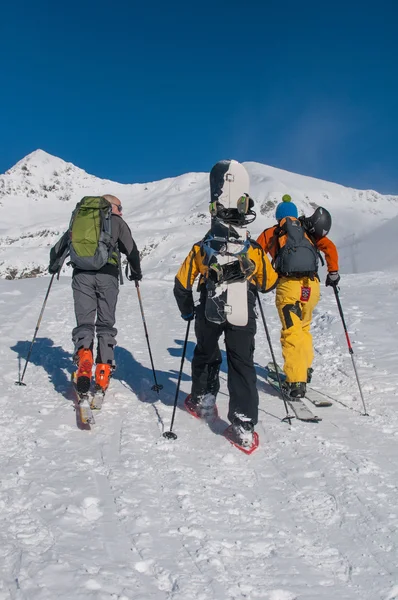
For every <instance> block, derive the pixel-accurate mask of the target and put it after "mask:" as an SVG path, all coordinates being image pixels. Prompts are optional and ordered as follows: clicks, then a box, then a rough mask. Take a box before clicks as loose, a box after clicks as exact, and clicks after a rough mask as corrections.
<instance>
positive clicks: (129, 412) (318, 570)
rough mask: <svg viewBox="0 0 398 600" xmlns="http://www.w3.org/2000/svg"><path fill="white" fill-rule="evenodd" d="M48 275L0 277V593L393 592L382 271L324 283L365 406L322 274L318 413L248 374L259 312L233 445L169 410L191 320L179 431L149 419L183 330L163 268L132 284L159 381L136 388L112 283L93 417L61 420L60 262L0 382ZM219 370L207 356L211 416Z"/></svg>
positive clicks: (329, 595) (390, 342) (389, 296)
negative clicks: (250, 409)
mask: <svg viewBox="0 0 398 600" xmlns="http://www.w3.org/2000/svg"><path fill="white" fill-rule="evenodd" d="M48 282H49V279H48V278H37V279H29V280H19V281H2V282H0V300H1V299H4V300H5V303H4V304H0V313H1V316H2V321H3V335H2V340H1V346H0V352H1V356H2V364H3V370H2V373H3V374H2V390H3V394H2V396H1V399H0V406H1V414H2V415H3V419H2V422H1V425H0V427H1V436H0V452H1V455H2V471H3V473H2V482H3V483H2V488H1V494H0V507H1V512H0V519H1V544H0V558H1V560H0V581H1V583H0V598H2V599H3V598H4V599H6V598H7V599H8V598H10V599H18V600H19V599H20V598H24V599H29V600H31V599H32V600H33V599H36V598H37V599H40V600H46V599H47V598H48V599H50V598H51V599H53V598H54V597H57V598H59V599H60V600H63V599H70V598H76V599H80V598H98V599H113V598H118V599H121V598H127V599H129V600H131V599H134V600H136V599H138V600H144V599H152V598H153V599H156V600H157V599H159V600H160V599H166V598H167V599H168V598H173V599H179V598H181V599H184V600H191V599H192V600H193V599H195V600H197V599H203V600H205V599H206V600H207V599H209V598H211V599H213V598H214V599H216V600H220V599H224V598H225V599H228V600H229V599H231V600H232V599H233V600H235V599H243V598H253V599H255V598H263V599H266V600H289V599H290V600H293V599H297V600H299V599H305V600H312V599H314V600H315V599H316V600H334V599H335V598H336V596H338V597H339V598H341V599H342V600H353V599H361V600H377V599H380V600H386V599H387V598H389V599H390V600H393V599H395V598H398V594H397V589H398V567H397V551H398V534H397V524H398V511H397V503H396V497H397V488H398V466H397V461H396V444H397V435H398V433H397V432H398V427H397V425H398V423H397V420H398V419H397V414H396V402H397V392H398V386H397V383H396V381H395V378H394V377H393V375H394V373H396V364H397V349H396V342H395V340H396V333H397V331H396V330H397V320H396V306H395V301H394V294H393V291H394V290H395V289H396V287H397V285H398V279H396V278H395V279H394V278H392V277H391V275H387V274H386V275H384V274H377V275H375V276H374V277H373V279H372V280H371V281H369V278H368V276H367V275H357V276H346V277H344V278H343V281H342V284H341V300H342V304H343V308H344V309H345V312H346V318H347V323H348V326H349V330H350V334H351V338H352V342H353V346H354V351H355V357H356V360H357V365H358V370H359V375H360V378H361V381H362V385H363V388H364V394H365V400H366V402H367V405H368V411H369V413H370V417H364V416H362V415H361V403H360V398H359V394H358V389H357V387H356V382H355V379H354V374H353V370H352V365H351V360H350V357H349V355H348V352H347V347H346V343H345V338H344V334H343V329H342V327H341V322H340V320H339V316H338V313H337V308H336V305H335V301H334V296H333V293H332V292H331V291H330V289H323V295H322V299H321V301H320V304H319V305H318V308H317V310H316V313H315V317H314V326H313V332H314V342H315V348H316V359H315V365H314V366H315V377H314V387H322V389H324V390H326V391H327V393H328V394H329V395H330V396H332V397H333V398H334V399H335V402H334V403H333V406H332V407H330V408H324V409H316V410H317V412H318V413H321V411H322V413H321V416H322V417H323V420H322V421H321V422H320V423H318V424H306V423H300V422H293V424H292V426H291V427H289V426H288V425H287V424H285V423H282V422H281V421H280V419H281V418H282V417H283V415H284V409H283V405H282V403H281V401H280V400H279V399H278V397H277V396H276V395H275V394H274V393H273V391H272V390H270V389H269V388H268V387H267V385H266V383H265V381H264V371H263V368H262V367H263V366H264V365H265V364H266V363H267V362H268V360H269V351H268V349H267V342H266V338H265V335H264V332H263V330H262V328H261V323H260V322H259V323H258V334H257V338H256V363H257V365H258V366H257V370H258V375H259V389H260V421H259V424H258V427H257V430H258V433H259V435H260V444H261V445H260V448H259V449H258V451H257V452H256V453H255V454H253V455H251V456H250V457H248V456H246V455H244V454H243V453H241V452H239V451H238V450H236V449H234V448H233V447H232V446H230V444H228V442H227V441H226V440H225V439H224V438H223V437H222V436H221V435H219V433H220V431H221V429H222V427H221V426H220V424H219V430H218V431H212V430H211V429H210V428H208V427H207V426H206V425H204V424H202V423H200V422H198V421H197V420H195V419H193V418H192V417H191V416H189V415H188V414H187V413H186V412H185V411H183V410H180V409H181V403H182V400H183V398H184V394H186V393H188V392H189V389H190V381H189V364H190V360H191V358H192V352H193V348H194V339H193V336H191V337H190V340H189V343H188V353H187V362H186V363H185V368H184V375H183V379H182V384H181V393H180V398H179V400H180V404H179V408H178V411H177V415H176V421H175V427H174V430H175V432H176V433H177V435H178V439H177V440H176V441H169V440H166V439H164V438H163V437H162V435H161V434H162V432H163V431H165V430H168V428H169V426H170V420H171V414H172V404H173V401H174V394H175V386H176V381H177V375H178V369H179V366H180V360H181V348H182V344H183V339H184V334H185V323H184V322H183V321H181V319H180V317H179V315H178V311H177V309H176V307H175V305H174V300H173V297H172V285H171V284H170V282H168V281H162V280H156V279H155V278H154V277H153V278H149V279H148V280H143V282H142V284H141V292H142V297H143V302H144V309H145V315H146V319H147V323H148V328H149V335H150V339H151V343H152V350H153V355H154V362H155V366H156V368H157V376H158V380H159V382H161V383H162V384H163V385H164V389H163V390H162V391H161V392H160V394H159V397H158V395H157V394H156V393H155V392H152V391H151V389H150V388H151V385H152V383H153V381H152V372H151V367H150V361H149V357H148V353H147V348H146V342H145V337H144V332H143V327H142V322H141V317H140V312H139V306H138V301H137V298H136V293H135V290H134V287H133V286H132V284H129V283H127V284H126V285H125V286H123V287H122V288H121V294H120V299H119V305H118V319H117V326H118V329H119V334H118V343H119V345H118V347H117V353H116V357H117V362H118V369H117V371H116V373H115V378H114V379H113V380H112V385H111V388H110V390H109V394H108V396H107V398H106V403H105V404H104V407H103V409H102V412H101V413H99V414H98V415H97V419H96V425H95V426H93V427H92V429H91V431H82V430H80V429H79V428H78V427H77V425H76V415H75V412H74V409H73V402H72V400H73V397H72V392H71V389H70V384H69V377H70V372H71V370H72V362H71V352H72V346H71V342H70V331H71V329H72V327H73V326H74V317H73V303H72V294H71V290H70V279H69V278H68V277H61V279H60V280H59V281H57V282H55V284H54V286H53V289H52V290H51V293H50V297H49V301H48V305H47V307H46V310H45V313H44V317H43V321H42V324H41V327H40V331H39V335H38V339H37V341H36V343H35V346H34V350H33V353H32V362H31V364H30V365H29V366H28V369H27V372H26V376H25V381H26V383H27V386H26V388H21V387H18V386H15V385H14V380H15V379H17V377H18V357H21V360H20V368H22V367H23V364H24V361H23V359H24V358H25V357H26V353H27V350H28V347H29V344H30V340H31V336H32V333H33V330H34V327H35V324H36V319H37V317H38V314H39V312H40V308H41V305H42V302H43V299H44V295H45V292H46V289H47V285H48ZM10 293H12V295H10ZM11 298H12V301H10V300H11ZM273 302H274V297H273V294H270V295H268V296H266V297H265V298H264V299H263V305H264V309H265V314H266V318H267V320H268V323H269V327H270V331H271V336H272V339H273V342H274V346H275V350H276V352H277V356H278V358H279V359H280V351H279V345H278V337H279V335H278V333H279V322H278V318H277V315H276V312H275V308H274V306H273ZM223 369H225V365H223ZM225 379H226V374H225V371H224V370H223V371H222V372H221V383H222V387H221V393H220V396H219V402H218V405H219V411H220V416H221V419H222V421H224V422H226V413H227V396H226V392H227V390H226V380H225ZM213 429H214V428H213Z"/></svg>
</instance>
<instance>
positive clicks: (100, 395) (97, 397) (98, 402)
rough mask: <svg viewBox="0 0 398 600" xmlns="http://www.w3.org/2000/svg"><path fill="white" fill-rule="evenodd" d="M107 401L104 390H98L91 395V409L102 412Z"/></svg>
mask: <svg viewBox="0 0 398 600" xmlns="http://www.w3.org/2000/svg"><path fill="white" fill-rule="evenodd" d="M104 400H105V393H104V392H103V391H102V390H97V391H95V392H93V393H92V394H91V399H90V408H91V410H101V408H102V405H103V403H104Z"/></svg>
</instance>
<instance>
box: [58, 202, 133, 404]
mask: <svg viewBox="0 0 398 600" xmlns="http://www.w3.org/2000/svg"><path fill="white" fill-rule="evenodd" d="M120 252H121V253H123V254H125V255H126V256H127V261H128V266H127V267H126V276H127V278H128V279H129V280H130V281H132V280H134V281H140V280H141V279H142V273H141V263H140V255H139V252H138V249H137V246H136V243H135V241H134V240H133V238H132V235H131V231H130V229H129V227H128V225H127V223H126V222H125V221H124V220H123V218H122V205H121V202H120V200H119V198H117V197H116V196H112V195H110V194H107V195H105V196H85V197H84V198H83V199H82V200H81V201H80V202H79V203H78V204H77V205H76V208H75V210H74V211H73V214H72V217H71V221H70V224H69V229H68V230H67V231H66V232H65V233H64V234H63V236H62V237H61V239H60V240H59V241H58V242H57V243H56V244H55V246H54V247H53V248H52V249H51V251H50V265H49V268H48V270H49V272H50V273H57V272H60V269H61V267H62V264H63V262H64V260H65V259H66V257H67V256H68V255H69V257H70V264H71V265H72V266H73V277H72V289H73V299H74V307H75V315H76V327H75V328H74V329H73V331H72V340H73V343H74V346H75V352H74V360H75V362H76V364H77V366H78V369H77V373H76V377H75V383H76V388H77V391H78V393H79V394H86V393H87V392H88V391H89V389H90V384H91V376H92V369H93V362H94V361H93V346H94V334H95V332H96V333H97V339H98V344H97V355H96V369H95V385H96V389H97V390H98V389H101V390H102V391H103V392H105V390H106V389H107V387H108V385H109V379H110V377H111V374H112V370H113V369H114V368H115V359H114V347H115V345H116V334H117V329H116V328H115V327H114V325H115V320H116V316H115V313H116V303H117V297H118V293H119V276H121V273H120V268H121V264H120Z"/></svg>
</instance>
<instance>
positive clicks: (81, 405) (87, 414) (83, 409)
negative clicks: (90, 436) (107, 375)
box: [72, 373, 95, 425]
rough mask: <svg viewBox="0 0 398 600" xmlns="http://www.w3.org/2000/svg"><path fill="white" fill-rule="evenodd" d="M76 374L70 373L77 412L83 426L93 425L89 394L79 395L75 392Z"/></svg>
mask: <svg viewBox="0 0 398 600" xmlns="http://www.w3.org/2000/svg"><path fill="white" fill-rule="evenodd" d="M75 377H76V374H75V373H72V385H73V389H74V392H75V394H76V401H77V407H76V410H78V411H79V415H80V421H81V423H82V424H83V425H95V419H94V415H93V413H92V410H91V401H90V396H89V394H88V393H87V394H81V393H79V392H78V391H77V388H76V383H75Z"/></svg>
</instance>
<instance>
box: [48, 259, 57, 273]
mask: <svg viewBox="0 0 398 600" xmlns="http://www.w3.org/2000/svg"><path fill="white" fill-rule="evenodd" d="M58 267H59V265H58V263H57V262H55V263H52V264H50V265H48V272H49V273H51V275H54V273H57V272H58Z"/></svg>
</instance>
